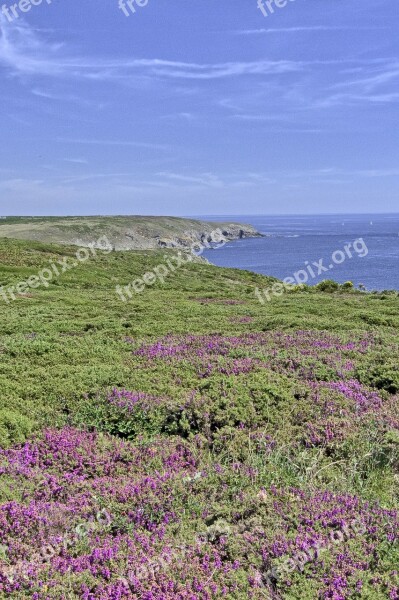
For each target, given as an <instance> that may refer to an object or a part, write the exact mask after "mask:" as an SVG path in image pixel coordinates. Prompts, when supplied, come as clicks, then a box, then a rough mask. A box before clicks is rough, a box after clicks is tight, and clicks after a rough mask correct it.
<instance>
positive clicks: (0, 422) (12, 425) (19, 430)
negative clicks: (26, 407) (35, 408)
mask: <svg viewBox="0 0 399 600" xmlns="http://www.w3.org/2000/svg"><path fill="white" fill-rule="evenodd" d="M32 428H33V423H32V422H31V421H30V420H29V419H28V418H27V417H24V416H23V415H21V414H19V413H16V412H13V411H12V410H7V409H2V410H0V446H1V447H2V448H4V447H7V446H9V445H10V444H18V443H21V442H24V441H25V440H26V438H27V437H28V435H29V434H30V433H31V431H32Z"/></svg>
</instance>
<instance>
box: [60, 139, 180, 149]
mask: <svg viewBox="0 0 399 600" xmlns="http://www.w3.org/2000/svg"><path fill="white" fill-rule="evenodd" d="M57 141H58V142H62V143H65V144H83V145H93V146H122V147H123V146H128V147H129V146H130V147H135V148H148V149H149V150H169V149H170V146H168V145H166V144H151V143H147V142H136V141H131V140H97V139H79V138H78V139H69V138H58V139H57Z"/></svg>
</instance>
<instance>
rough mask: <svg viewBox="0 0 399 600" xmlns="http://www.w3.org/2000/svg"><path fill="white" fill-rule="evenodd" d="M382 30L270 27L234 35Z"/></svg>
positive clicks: (342, 26) (326, 26)
mask: <svg viewBox="0 0 399 600" xmlns="http://www.w3.org/2000/svg"><path fill="white" fill-rule="evenodd" d="M370 29H373V30H374V29H383V28H381V27H350V26H347V25H308V26H298V27H270V28H266V29H265V28H263V29H242V30H239V31H235V32H234V33H235V34H236V35H263V34H267V33H304V32H315V31H359V30H367V31H368V30H370Z"/></svg>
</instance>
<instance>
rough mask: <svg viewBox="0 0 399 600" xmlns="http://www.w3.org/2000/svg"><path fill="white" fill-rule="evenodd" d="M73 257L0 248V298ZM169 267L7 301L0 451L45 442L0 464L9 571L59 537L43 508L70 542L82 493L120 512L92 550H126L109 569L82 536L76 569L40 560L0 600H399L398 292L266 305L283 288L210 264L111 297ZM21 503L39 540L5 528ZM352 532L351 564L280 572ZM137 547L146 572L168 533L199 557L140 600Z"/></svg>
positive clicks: (309, 293)
mask: <svg viewBox="0 0 399 600" xmlns="http://www.w3.org/2000/svg"><path fill="white" fill-rule="evenodd" d="M75 251H76V249H74V248H72V247H60V246H56V245H54V246H53V245H49V244H42V243H39V242H25V241H16V240H0V285H2V286H3V289H6V288H8V287H9V286H15V285H16V284H17V283H18V282H19V281H21V280H25V279H27V278H28V277H29V276H31V275H35V274H37V273H38V271H39V270H40V269H43V268H46V267H48V264H49V261H50V260H54V261H57V260H59V259H60V257H61V256H65V255H68V256H70V257H73V256H74V253H75ZM165 254H168V255H170V256H172V255H173V251H171V250H163V251H162V252H159V251H145V252H144V251H135V252H112V253H110V254H101V253H98V255H97V256H96V257H93V258H91V259H90V260H88V261H87V262H86V263H84V264H80V265H79V266H77V267H76V268H75V269H71V270H69V271H68V272H66V273H64V274H62V275H61V276H60V277H59V278H54V279H53V281H52V282H51V283H50V284H49V286H48V287H39V288H37V289H32V290H30V291H29V293H23V294H20V295H18V297H17V299H16V300H15V301H9V303H6V302H5V301H4V299H3V298H2V297H1V295H0V310H1V316H2V318H1V321H0V389H1V400H0V402H1V403H0V446H1V447H2V448H3V449H10V448H12V447H13V446H15V445H18V444H21V443H22V442H24V441H25V440H28V439H29V440H30V439H32V440H33V441H32V442H29V444H30V445H29V444H28V446H29V447H28V446H27V447H26V448H28V449H25V450H24V453H25V454H24V457H25V458H22V454H21V456H19V455H18V458H16V455H15V454H13V453H14V452H15V451H14V449H11V450H6V451H5V452H4V453H3V455H0V505H1V506H0V509H1V510H0V526H1V527H2V528H3V534H2V536H3V537H0V546H1V544H5V545H6V546H7V547H8V548H11V549H12V550H9V552H11V553H12V552H14V554H13V555H12V556H13V561H11V559H8V560H9V564H14V563H15V562H16V561H17V560H19V559H21V558H23V557H24V556H25V558H26V556H29V552H28V550H27V548H28V547H29V544H30V543H31V545H32V546H33V547H35V544H38V543H39V544H40V543H49V539H51V540H53V538H52V537H51V536H50V534H49V531H48V530H47V529H46V527H47V525H46V527H45V526H44V525H43V522H44V521H43V519H42V517H41V516H40V515H42V514H43V515H45V514H46V511H48V504H46V507H47V508H45V507H44V505H43V506H42V504H40V503H43V502H44V503H50V504H51V505H52V506H53V508H54V510H55V512H57V511H58V513H57V514H58V517H59V515H60V514H61V512H62V511H63V512H62V522H63V528H64V529H65V528H66V529H67V530H68V531H69V530H70V528H71V527H72V524H73V526H74V527H75V525H76V524H77V523H79V522H82V521H85V520H87V518H88V515H89V514H92V513H90V510H92V509H93V510H94V508H93V507H94V506H97V504H95V503H94V500H90V501H89V500H88V498H95V501H96V502H98V503H99V506H100V509H103V508H106V509H107V510H108V511H109V513H110V514H112V517H113V523H112V526H110V527H109V528H108V529H106V530H104V532H101V536H103V537H101V536H100V537H101V540H102V541H101V543H100V542H99V541H98V540H99V538H96V543H97V544H99V546H101V547H103V546H102V544H104V547H105V544H111V541H112V540H113V541H115V540H116V539H118V543H121V546H120V548H119V547H118V548H119V550H118V552H116V550H115V552H116V554H115V556H113V558H112V559H109V561H108V559H106V560H105V559H104V558H101V561H102V562H101V564H100V563H98V568H97V567H96V569H97V570H95V569H94V567H90V568H89V567H88V566H87V565H86V563H85V562H84V557H85V556H88V555H89V554H90V552H92V548H91V547H90V546H91V545H92V544H93V543H94V542H93V540H92V542H91V543H89V542H88V541H87V540H86V539H83V540H80V541H79V542H78V543H76V544H75V545H74V546H73V547H72V548H71V549H69V550H68V553H70V555H69V554H68V557H66V558H65V560H68V561H70V563H68V564H69V566H70V567H71V568H70V569H69V570H67V569H66V568H65V569H64V570H63V568H64V567H63V566H62V565H61V564H58V563H57V562H56V561H55V562H54V563H52V564H51V566H50V565H49V564H47V563H46V564H45V565H44V566H43V565H41V564H40V568H39V567H37V568H38V569H39V571H38V572H39V573H40V576H39V575H32V576H31V577H30V581H29V582H26V581H24V580H23V583H21V586H20V587H15V586H14V584H7V583H5V580H4V581H2V580H1V575H0V598H3V597H4V598H6V597H13V598H30V597H33V594H37V595H36V596H34V597H35V599H43V600H44V599H47V598H49V599H50V598H54V599H55V598H60V599H61V598H63V599H64V598H65V599H66V598H68V599H69V598H87V599H88V600H94V599H96V598H109V599H111V598H116V597H120V598H122V599H124V598H128V597H130V598H139V597H142V598H156V599H160V598H161V597H162V598H168V599H169V598H176V599H177V598H179V599H180V598H182V599H183V598H195V599H197V598H198V599H201V600H202V599H204V600H205V599H207V598H212V597H215V598H218V597H220V598H221V597H227V598H230V599H236V598H237V599H239V598H243V599H244V598H265V597H266V598H267V597H274V598H284V599H285V598H289V599H294V598H298V599H299V598H305V599H308V600H311V599H315V598H318V597H322V598H337V599H338V598H344V599H345V598H393V599H395V598H398V597H399V587H398V586H399V581H398V576H397V574H396V575H395V574H393V572H394V571H395V568H396V567H397V560H398V558H399V551H398V547H397V534H398V528H399V524H398V523H399V521H398V518H397V515H396V513H394V510H396V509H398V507H399V492H398V489H399V488H398V480H399V407H398V402H397V400H398V397H397V394H398V393H399V370H398V367H397V365H398V359H399V311H398V308H399V297H398V294H397V293H395V292H392V293H381V294H379V293H375V294H366V293H362V292H359V291H356V290H354V289H353V286H352V284H351V283H350V282H348V283H346V284H344V285H342V286H340V285H338V284H336V283H334V282H331V281H326V282H323V283H322V284H319V285H318V286H316V287H313V288H311V287H306V286H295V287H293V288H292V289H291V290H288V291H287V292H286V293H284V294H283V295H282V296H278V297H277V296H276V297H273V298H272V301H270V302H265V304H261V303H260V302H259V301H258V300H257V298H256V295H255V288H256V287H258V288H260V289H265V288H268V287H269V286H271V285H272V284H273V283H274V282H275V280H274V279H272V278H266V277H263V276H260V275H257V274H254V273H250V272H245V271H239V270H233V269H221V268H217V267H214V266H212V265H208V264H206V263H205V262H203V263H202V262H199V263H187V264H185V265H184V266H181V267H180V268H179V269H177V270H176V271H175V272H174V273H173V274H171V275H170V276H168V277H167V278H166V279H165V282H164V283H163V284H162V283H160V282H159V281H157V282H156V283H155V284H154V285H153V286H151V287H147V288H146V289H145V290H144V291H143V292H142V293H140V294H136V295H135V296H134V298H133V299H132V300H130V301H128V302H126V303H124V302H122V301H121V300H120V299H119V297H118V295H117V294H116V292H115V286H116V285H122V286H124V285H128V284H129V283H131V282H132V281H133V280H135V279H137V278H139V277H142V276H143V275H144V274H145V273H146V272H148V271H151V270H153V269H154V267H156V266H157V265H158V264H161V263H163V262H164V261H165ZM44 430H46V431H48V430H50V431H51V433H43V431H44ZM57 432H59V433H57ZM65 432H67V433H65ZM85 436H87V437H85ZM90 436H97V437H90ZM118 444H121V445H118ZM57 448H62V449H63V450H62V451H61V452H60V451H58V450H57ZM65 448H68V450H65ZM27 454H29V456H31V454H32V456H35V457H36V456H38V457H39V458H35V459H32V458H29V460H28V459H26V456H27ZM75 455H76V456H75ZM86 456H87V461H86V458H85V457H86ZM109 456H111V457H113V458H112V461H111V462H110V463H109V465H108V462H107V461H108V458H107V457H109ZM82 457H83V458H82ZM24 461H25V462H24ZM15 465H18V467H16V466H15ZM132 465H133V466H132ZM66 474H69V475H68V478H67V477H66ZM28 475H29V476H28ZM75 477H76V481H75V480H74V478H75ZM104 478H109V483H105V479H104ZM151 478H153V480H151V482H149V480H150V479H151ZM136 480H137V481H136ZM43 481H44V482H45V483H46V485H45V486H44V487H45V489H43V486H42V487H41V483H40V482H43ZM107 481H108V479H107ZM128 482H136V483H135V486H136V487H135V488H134V490H135V491H134V493H133V488H132V491H129V490H130V488H129V490H128V488H127V487H126V486H128ZM137 482H139V483H137ZM154 482H155V483H154ZM111 483H112V485H111ZM129 485H130V483H129ZM131 485H132V486H133V483H131ZM72 486H74V487H72ZM90 486H93V487H90ZM107 486H108V487H107ZM146 486H148V488H147V487H146ZM122 489H123V490H124V491H123V493H122ZM38 490H40V493H39V491H38ZM60 490H61V491H60ZM154 490H155V491H154ZM118 491H120V494H119V492H118ZM79 494H82V500H79V502H78V500H77V499H78V498H79V499H80V495H79ZM140 495H141V496H140ZM140 498H141V499H140ZM12 501H14V502H15V503H16V504H17V505H18V510H17V508H16V504H13V502H12ZM92 502H93V504H92ZM125 502H126V504H125ZM29 503H30V504H29ZM74 503H75V504H74ZM367 503H369V504H367ZM64 504H65V507H67V506H72V505H73V506H74V509H73V511H72V513H73V514H72V513H71V514H69V512H68V510H69V509H68V510H67V508H65V507H64V508H63V509H62V506H63V505H64ZM28 505H29V506H30V507H32V506H33V505H34V506H35V508H34V511H37V522H36V521H35V519H36V516H35V517H33V516H32V515H31V514H30V513H29V519H31V520H29V521H28V520H27V521H26V532H25V530H24V529H23V526H22V525H21V527H20V529H19V530H18V531H16V532H14V531H13V529H12V524H13V522H14V521H13V520H12V518H11V516H10V515H12V514H17V512H18V511H22V512H23V507H24V506H28ZM89 505H90V506H89ZM79 506H81V507H82V508H81V509H80V508H78V507H79ZM89 508H90V510H89ZM61 509H62V510H61ZM79 510H81V512H79ZM15 511H17V512H15ZM32 511H33V508H32ZM41 511H44V512H43V513H41ZM65 511H66V512H65ZM74 511H75V512H74ZM22 512H21V517H20V521H21V522H22V521H23V522H25V521H24V519H28V517H27V513H26V514H25V513H23V515H24V516H22ZM18 514H19V513H18ZM51 514H52V513H51ZM35 515H36V512H35ZM73 515H75V516H73ZM58 517H57V518H58ZM14 518H15V517H14ZM2 519H3V520H2ZM49 519H50V521H51V519H52V517H51V516H50V517H49ZM54 519H55V517H54ZM74 519H75V521H74ZM76 519H77V520H76ZM353 520H360V521H361V522H362V524H363V525H364V527H366V529H367V533H363V534H362V535H360V536H357V537H356V536H355V537H351V536H349V537H348V539H346V541H345V542H344V544H345V545H344V546H343V547H344V548H345V550H347V554H346V555H345V557H344V558H342V557H341V558H340V557H339V554H340V552H339V550H340V547H339V546H334V548H333V549H331V548H329V549H328V550H326V552H325V555H324V559H323V560H319V561H317V560H315V561H309V562H308V563H307V564H306V565H305V566H304V567H303V569H299V568H296V569H295V570H294V572H293V573H292V574H291V575H290V574H288V575H287V574H286V575H285V576H283V577H277V578H276V577H275V576H271V577H270V576H269V575H268V573H270V571H271V570H272V569H273V568H276V567H278V566H279V564H281V563H282V562H283V561H284V560H285V557H287V556H291V557H292V556H293V555H295V553H297V552H299V550H301V549H302V548H303V547H304V545H306V544H307V543H310V542H309V539H310V538H312V539H313V540H314V539H318V540H319V539H320V540H322V539H323V540H324V539H328V537H329V534H330V533H331V531H332V530H334V531H336V530H338V529H339V530H340V528H341V527H343V526H344V525H343V523H346V522H351V521H353ZM161 529H162V534H161ZM32 531H34V539H35V540H38V541H36V542H35V541H32V542H29V539H30V538H29V535H31V537H32V535H33V534H32V533H31V532H32ZM134 532H139V533H140V535H141V536H142V538H143V539H144V538H145V539H146V540H147V543H148V547H147V549H146V554H145V556H147V557H148V556H151V557H152V559H153V560H156V557H157V556H158V557H159V556H161V554H162V551H163V550H162V549H161V546H162V543H161V540H162V539H163V536H166V537H165V539H164V543H165V544H166V543H167V544H172V540H173V541H174V542H175V543H178V544H184V545H188V546H189V550H186V551H185V552H186V554H183V555H182V556H181V557H180V559H179V560H178V561H177V562H178V565H173V566H172V567H171V571H173V574H171V573H170V572H168V570H166V572H165V573H164V569H163V570H162V574H161V575H160V574H158V578H157V582H156V583H154V581H153V580H152V579H151V578H149V577H148V576H147V577H146V578H145V579H144V580H141V581H140V584H138V583H137V584H134V585H136V588H134V585H133V584H131V585H133V588H132V587H131V588H130V592H129V593H130V594H131V595H130V596H129V595H124V593H125V592H126V590H125V592H123V590H122V591H121V589H122V588H117V587H116V586H117V585H119V586H120V585H121V584H120V582H119V583H118V577H119V576H120V575H121V573H122V574H123V573H125V571H124V570H123V568H126V565H127V564H128V563H129V564H130V561H132V562H134V561H136V563H137V561H138V560H139V559H138V556H139V555H140V556H141V554H140V551H139V550H138V544H139V541H138V539H136V540H135V544H136V546H135V550H134V552H137V553H138V554H137V555H135V557H134V558H132V557H130V558H129V556H130V555H128V553H127V550H126V548H127V547H128V546H129V544H128V542H127V540H128V539H129V540H132V539H133V537H134ZM156 532H158V533H159V535H158V533H156ZM204 532H205V533H204ZM229 533H231V534H232V535H229ZM25 535H26V537H24V536H25ZM13 536H14V537H13ZM35 536H36V537H35ZM157 536H158V537H157ZM198 536H202V542H201V543H202V545H200V546H198V543H197V542H195V541H194V540H195V539H198ZM204 536H205V538H206V539H205V541H204ZM306 536H308V537H306ZM309 536H310V537H309ZM147 538H148V539H147ZM155 538H156V539H155ZM308 538H309V539H308ZM32 539H33V538H32ZM93 539H94V538H93ZM143 539H141V541H140V543H142V542H143ZM15 540H17V541H18V543H17V541H15ZM21 540H23V543H22V542H21V544H22V545H19V544H20V541H21ZM121 540H122V541H123V543H122V542H121ZM51 543H54V542H53V541H52V542H51ZM115 543H116V542H115ZM132 543H133V542H132ZM13 544H14V545H13ZM126 544H127V545H126ZM196 544H197V545H196ZM143 545H144V546H145V544H144V542H143ZM122 546H123V548H122ZM107 547H108V546H107ZM24 553H25V554H24ZM65 556H66V555H65ZM143 556H144V555H143ZM205 556H208V558H207V559H205V558H204V557H205ZM90 560H91V562H90V561H89V562H90V564H91V565H93V564H97V563H96V561H97V560H99V561H100V559H99V558H98V557H97V555H96V556H95V557H94V558H93V557H92V559H90ZM140 560H141V559H140ZM158 560H160V559H159V558H158ZM206 560H209V561H210V562H211V563H212V561H213V560H215V564H213V563H212V568H210V567H209V570H208V567H206V568H205V566H204V565H205V562H206ZM74 561H75V562H74ZM78 561H81V562H79V567H78ZM93 561H94V562H93ZM235 561H236V562H235ZM362 561H363V562H362ZM30 562H32V561H30ZM89 562H88V563H87V564H89ZM360 562H362V567H359V566H356V565H358V564H360ZM219 563H220V564H222V567H223V568H222V567H220V570H218V569H219V566H218V565H219ZM85 565H86V566H85ZM122 565H125V567H123V568H122ZM36 566H37V565H36ZM0 573H1V557H0ZM196 577H198V581H199V582H197V583H196V584H195V585H194V584H193V585H194V587H189V585H191V584H192V582H193V580H194V579H195V578H196ZM268 577H269V578H268ZM259 578H260V579H259ZM339 578H342V579H343V580H344V583H342V582H341V580H340V581H339V582H338V579H339ZM172 580H173V586H175V587H173V590H172V587H170V588H167V585H169V586H170V585H172V584H167V583H166V582H167V581H172ZM39 581H42V582H43V581H45V582H46V584H45V585H44V588H43V586H42V584H39ZM259 581H261V582H262V581H263V584H262V586H260V584H259ZM190 582H191V583H190ZM200 582H201V585H200ZM257 582H258V583H257ZM258 584H259V585H258ZM1 585H3V588H1ZM162 585H165V586H166V587H165V590H166V589H169V590H172V591H169V592H166V591H164V592H162V590H161V589H160V588H161V587H162ZM7 586H8V587H7ZM13 586H14V587H13ZM110 586H111V587H112V586H114V587H112V590H111V587H110ZM140 586H141V587H140ZM151 586H152V587H151ZM156 586H158V587H156ZM185 586H188V587H187V589H186V587H185ZM195 586H197V588H196V587H195ZM212 586H214V588H212ZM200 588H201V589H200ZM2 589H3V594H4V595H3V596H2V595H1V594H2V592H1V590H2ZM63 589H65V591H62V590H63ZM117 589H118V590H119V592H118V593H120V594H121V595H120V596H117V595H113V594H116V590H117ZM176 590H178V591H176ZM223 590H224V591H223ZM126 593H127V592H126ZM150 593H152V594H153V595H152V596H151V595H145V594H150ZM163 593H164V594H165V595H164V596H163V595H162V594H163ZM167 593H168V594H169V593H170V595H167ZM333 593H335V594H336V595H335V596H334V595H333ZM173 594H175V595H173ZM178 594H180V595H178ZM184 594H187V595H184ZM190 594H193V595H191V596H190ZM207 594H208V595H207ZM395 594H398V595H397V596H395ZM273 595H274V596H273Z"/></svg>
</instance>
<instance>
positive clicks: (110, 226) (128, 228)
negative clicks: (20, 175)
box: [0, 216, 261, 251]
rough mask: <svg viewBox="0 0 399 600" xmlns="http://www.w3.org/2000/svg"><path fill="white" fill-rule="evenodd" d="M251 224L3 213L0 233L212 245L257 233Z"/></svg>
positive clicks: (141, 245)
mask: <svg viewBox="0 0 399 600" xmlns="http://www.w3.org/2000/svg"><path fill="white" fill-rule="evenodd" d="M260 235H261V234H260V233H258V232H257V231H256V229H255V228H254V227H252V226H251V225H243V224H241V223H223V222H222V223H217V222H215V223H214V222H209V221H200V220H196V219H181V218H177V217H129V216H127V217H122V216H121V217H61V218H60V217H49V218H42V217H21V218H15V217H7V218H6V219H4V220H2V221H1V223H0V237H13V238H17V239H25V240H36V241H41V242H54V243H59V244H68V245H74V246H81V247H88V246H89V245H94V246H96V245H97V242H98V240H102V241H101V243H99V244H98V247H101V246H102V245H103V243H104V242H103V240H104V237H106V238H107V240H108V241H109V243H110V244H111V245H112V247H113V249H114V250H119V251H121V250H153V249H157V248H177V249H181V250H189V249H190V248H191V247H192V246H193V245H198V244H202V245H203V246H205V247H212V246H214V245H216V244H218V243H220V241H221V236H223V237H224V239H225V240H228V241H232V240H239V239H242V238H246V237H258V236H260Z"/></svg>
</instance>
